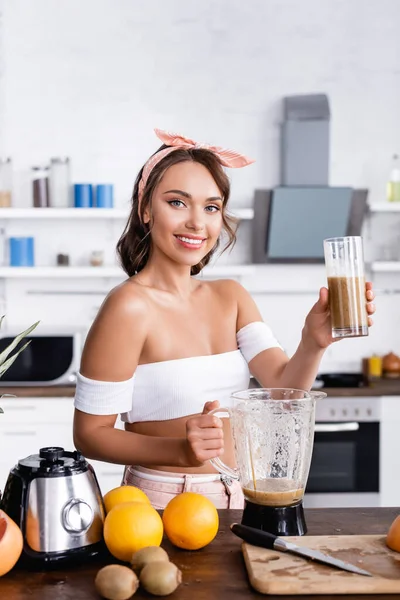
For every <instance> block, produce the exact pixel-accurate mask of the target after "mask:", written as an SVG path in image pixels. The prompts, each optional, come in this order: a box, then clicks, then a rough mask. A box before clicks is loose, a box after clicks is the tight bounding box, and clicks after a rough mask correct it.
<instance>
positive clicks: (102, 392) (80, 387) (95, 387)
mask: <svg viewBox="0 0 400 600" xmlns="http://www.w3.org/2000/svg"><path fill="white" fill-rule="evenodd" d="M134 379H135V376H133V377H131V379H127V380H126V381H115V382H112V381H97V380H95V379H88V378H87V377H85V376H84V375H81V374H80V373H78V375H77V381H76V391H75V400H74V406H75V408H77V409H78V410H81V411H82V412H85V413H89V414H90V415H116V414H120V413H124V412H129V411H130V410H132V402H133V385H134Z"/></svg>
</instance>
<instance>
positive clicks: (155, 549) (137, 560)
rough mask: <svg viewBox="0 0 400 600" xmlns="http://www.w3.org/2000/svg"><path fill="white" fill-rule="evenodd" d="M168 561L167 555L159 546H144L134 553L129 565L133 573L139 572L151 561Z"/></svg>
mask: <svg viewBox="0 0 400 600" xmlns="http://www.w3.org/2000/svg"><path fill="white" fill-rule="evenodd" d="M155 561H158V562H160V561H161V562H162V561H165V562H169V556H168V554H167V553H166V551H165V550H164V548H161V546H146V548H142V549H141V550H138V551H137V552H135V553H134V555H133V556H132V559H131V567H132V569H133V570H134V571H135V573H137V574H139V573H140V571H141V570H142V569H143V567H145V566H146V565H148V564H150V563H151V562H155Z"/></svg>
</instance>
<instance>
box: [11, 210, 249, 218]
mask: <svg viewBox="0 0 400 600" xmlns="http://www.w3.org/2000/svg"><path fill="white" fill-rule="evenodd" d="M231 212H232V214H233V215H234V216H235V217H237V218H238V219H240V220H242V221H243V220H247V221H249V220H251V219H252V218H253V217H254V210H253V209H252V208H235V207H232V209H231ZM128 216H129V211H127V210H125V209H120V208H0V221H1V219H9V220H11V219H105V220H107V219H115V220H123V221H126V220H127V219H128Z"/></svg>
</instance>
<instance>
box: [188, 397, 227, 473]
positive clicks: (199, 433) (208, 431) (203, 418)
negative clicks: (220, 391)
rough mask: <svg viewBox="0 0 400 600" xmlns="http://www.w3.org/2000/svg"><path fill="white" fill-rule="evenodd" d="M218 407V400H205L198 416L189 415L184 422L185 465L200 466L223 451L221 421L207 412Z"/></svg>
mask: <svg viewBox="0 0 400 600" xmlns="http://www.w3.org/2000/svg"><path fill="white" fill-rule="evenodd" d="M216 408H219V402H218V400H214V402H206V403H205V405H204V408H203V412H202V414H201V415H200V416H199V417H191V418H190V419H188V420H187V422H186V459H187V463H188V464H187V466H190V467H201V466H202V465H203V464H204V463H205V462H206V461H207V460H210V458H216V457H217V456H220V455H221V454H222V453H223V451H224V432H223V429H222V421H221V419H219V418H218V417H216V416H215V415H209V414H208V413H209V412H210V411H212V410H214V409H216Z"/></svg>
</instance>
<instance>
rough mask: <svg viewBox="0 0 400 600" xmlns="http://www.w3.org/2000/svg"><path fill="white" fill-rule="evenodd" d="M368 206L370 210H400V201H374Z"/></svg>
mask: <svg viewBox="0 0 400 600" xmlns="http://www.w3.org/2000/svg"><path fill="white" fill-rule="evenodd" d="M368 208H369V210H370V212H389V213H390V212H400V202H374V203H373V204H369V205H368Z"/></svg>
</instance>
